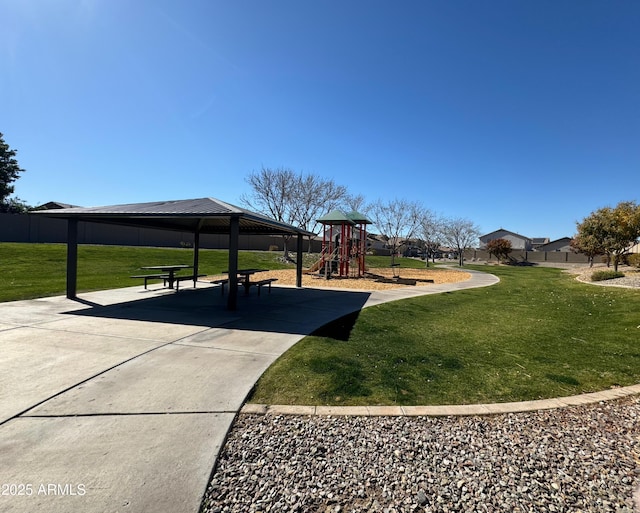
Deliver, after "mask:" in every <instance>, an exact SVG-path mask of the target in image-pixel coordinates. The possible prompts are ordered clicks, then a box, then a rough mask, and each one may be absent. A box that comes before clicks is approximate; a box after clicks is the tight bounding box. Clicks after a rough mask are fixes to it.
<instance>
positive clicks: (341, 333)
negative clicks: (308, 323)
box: [311, 310, 360, 342]
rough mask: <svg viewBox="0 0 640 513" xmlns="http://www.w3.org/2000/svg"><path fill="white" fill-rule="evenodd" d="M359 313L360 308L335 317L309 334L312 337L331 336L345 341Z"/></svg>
mask: <svg viewBox="0 0 640 513" xmlns="http://www.w3.org/2000/svg"><path fill="white" fill-rule="evenodd" d="M359 315H360V310H357V311H355V312H352V313H350V314H347V315H344V316H342V317H339V318H338V319H335V320H334V321H331V322H329V323H327V324H325V325H324V326H321V327H320V328H318V329H317V330H315V331H314V332H313V333H311V335H312V336H314V337H325V338H332V339H335V340H341V341H343V342H347V341H348V340H349V337H350V335H351V330H353V327H354V326H355V324H356V321H357V320H358V317H359Z"/></svg>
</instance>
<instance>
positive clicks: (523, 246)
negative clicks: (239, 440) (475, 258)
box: [480, 228, 533, 251]
mask: <svg viewBox="0 0 640 513" xmlns="http://www.w3.org/2000/svg"><path fill="white" fill-rule="evenodd" d="M495 239H506V240H508V241H509V242H511V249H514V250H524V251H532V250H533V239H530V238H529V237H525V236H524V235H520V234H519V233H515V232H510V231H509V230H505V229H504V228H500V229H499V230H496V231H494V232H491V233H487V234H486V235H482V236H481V237H480V249H484V248H486V247H487V244H488V243H489V241H492V240H495Z"/></svg>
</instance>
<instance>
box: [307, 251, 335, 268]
mask: <svg viewBox="0 0 640 513" xmlns="http://www.w3.org/2000/svg"><path fill="white" fill-rule="evenodd" d="M337 254H338V248H336V249H334V250H333V253H332V254H331V256H330V257H329V258H328V259H326V260H333V259H334V258H335V257H336V255H337ZM323 260H325V257H324V255H323V256H321V257H320V258H319V259H318V260H317V261H316V262H314V263H313V265H312V266H311V267H310V268H309V269H308V272H310V273H314V272H316V271H319V270H320V268H321V267H322V262H323Z"/></svg>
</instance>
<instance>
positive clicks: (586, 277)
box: [578, 268, 640, 288]
mask: <svg viewBox="0 0 640 513" xmlns="http://www.w3.org/2000/svg"><path fill="white" fill-rule="evenodd" d="M599 270H602V268H598V269H591V270H589V271H587V272H583V273H582V274H580V275H579V276H578V280H580V281H582V282H585V283H591V284H593V285H600V286H603V287H625V288H640V272H639V271H637V270H634V269H621V271H622V272H624V277H622V278H614V279H612V280H602V281H591V273H593V272H594V271H599Z"/></svg>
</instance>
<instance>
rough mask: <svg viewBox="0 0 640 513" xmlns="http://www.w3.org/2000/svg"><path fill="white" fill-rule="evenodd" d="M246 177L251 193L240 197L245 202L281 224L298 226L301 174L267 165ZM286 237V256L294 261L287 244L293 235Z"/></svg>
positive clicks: (284, 242) (284, 241)
mask: <svg viewBox="0 0 640 513" xmlns="http://www.w3.org/2000/svg"><path fill="white" fill-rule="evenodd" d="M245 180H246V182H247V183H248V184H249V186H250V187H251V192H250V193H249V194H243V195H242V196H240V201H241V202H242V203H243V204H244V205H246V206H247V207H249V208H251V209H252V210H255V211H256V212H259V213H261V214H264V215H266V216H269V217H271V218H272V219H275V220H276V221H280V222H281V223H287V224H291V225H295V223H296V221H297V215H298V209H297V207H296V205H295V203H294V198H295V196H296V191H297V188H298V181H299V177H298V175H297V174H296V173H295V172H294V171H292V170H291V169H287V168H278V169H270V168H265V167H263V168H262V169H261V170H260V171H254V172H252V173H250V174H249V176H247V178H246V179H245ZM282 238H283V245H284V258H285V259H286V260H291V258H290V257H289V250H288V247H287V245H288V243H289V240H290V239H291V235H283V236H282Z"/></svg>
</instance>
